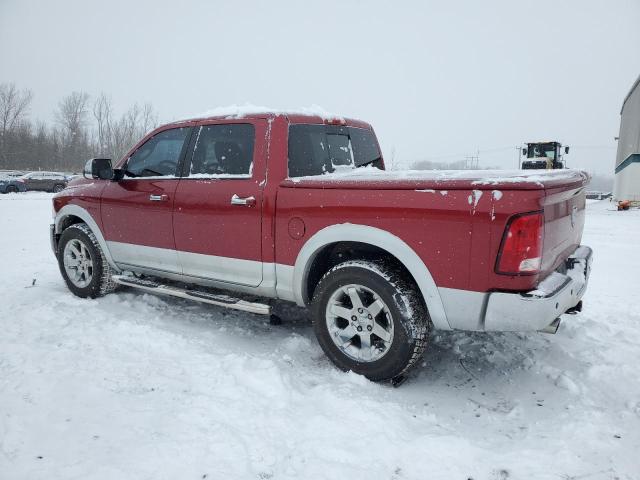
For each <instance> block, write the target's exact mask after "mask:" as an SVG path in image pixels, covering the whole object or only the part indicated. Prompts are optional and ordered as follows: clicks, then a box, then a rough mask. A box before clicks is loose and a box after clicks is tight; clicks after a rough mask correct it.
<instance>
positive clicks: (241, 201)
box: [231, 193, 256, 207]
mask: <svg viewBox="0 0 640 480" xmlns="http://www.w3.org/2000/svg"><path fill="white" fill-rule="evenodd" d="M255 204H256V197H254V196H251V197H244V198H241V197H239V196H238V195H236V194H235V193H234V194H233V196H232V197H231V205H243V206H247V207H252V206H253V205H255Z"/></svg>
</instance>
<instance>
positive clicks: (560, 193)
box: [54, 114, 585, 292]
mask: <svg viewBox="0 0 640 480" xmlns="http://www.w3.org/2000/svg"><path fill="white" fill-rule="evenodd" d="M324 121H325V120H324V119H322V118H320V117H314V116H306V115H288V116H287V115H274V114H264V115H249V116H246V117H243V118H239V119H238V118H233V119H224V118H211V119H206V120H192V121H188V122H181V123H175V124H169V125H165V126H163V127H161V128H159V129H157V130H155V131H154V132H151V133H150V134H149V135H147V136H146V137H145V138H144V139H142V140H141V141H140V142H139V143H138V144H137V145H136V146H135V147H134V148H133V149H132V150H131V151H130V152H129V153H128V154H127V155H125V157H123V159H121V160H120V161H119V162H118V163H117V164H116V167H120V166H122V165H123V164H124V162H125V161H126V159H127V158H128V157H129V155H131V154H132V153H133V152H134V151H135V150H136V149H137V148H138V147H139V146H140V145H142V144H143V143H144V142H145V141H146V140H147V139H148V138H149V137H150V136H152V135H154V134H155V133H158V132H160V131H162V130H164V129H167V128H175V127H178V126H180V127H182V126H193V127H198V126H199V125H202V124H207V123H251V124H253V125H254V127H255V131H256V140H255V148H254V164H253V171H252V175H251V178H247V179H210V180H209V179H207V180H199V179H188V178H183V179H172V180H144V179H142V180H137V181H136V182H134V183H133V184H132V183H131V180H127V181H125V182H110V181H99V180H92V181H86V180H82V181H76V182H74V185H75V186H73V187H72V188H70V189H67V190H65V191H63V192H62V193H60V194H58V195H57V196H56V197H55V199H54V208H55V209H56V210H59V209H60V208H61V207H62V206H64V205H65V204H66V203H74V204H78V205H80V206H82V207H83V208H86V209H87V210H88V211H90V213H91V215H92V216H93V217H94V219H95V220H96V222H98V225H99V226H100V228H101V229H102V230H103V234H104V236H105V238H106V239H107V240H115V241H121V242H127V243H135V244H140V245H147V246H156V247H161V248H171V249H173V248H177V249H178V250H183V251H188V252H195V253H201V254H207V255H216V256H223V257H232V258H240V259H247V260H258V261H259V260H262V261H263V262H268V263H272V262H276V263H281V264H286V265H294V263H295V261H296V258H297V256H298V253H299V252H300V249H301V248H302V246H303V245H304V243H305V242H306V241H307V240H308V239H309V238H311V236H313V235H314V234H315V233H316V232H318V231H319V230H321V229H323V228H325V227H327V226H330V225H335V224H340V223H353V224H362V225H370V226H373V227H377V228H380V229H383V230H386V231H388V232H390V233H392V234H393V235H395V236H397V237H398V238H400V239H402V240H403V241H404V242H405V243H407V244H408V245H409V247H410V248H411V249H413V250H414V251H415V252H416V253H417V254H418V255H419V256H420V258H421V259H422V260H423V261H424V263H425V265H426V266H427V268H428V269H429V270H430V272H431V274H432V276H433V278H434V280H435V282H436V284H437V285H438V286H439V287H448V288H457V289H464V290H473V291H479V292H485V291H491V290H507V291H524V290H529V289H532V288H534V287H535V286H536V285H537V283H538V282H539V281H540V280H541V279H542V278H544V277H545V276H547V275H548V274H549V273H550V272H551V271H553V270H554V269H555V268H557V266H558V265H559V264H560V263H561V262H562V261H563V260H564V259H565V258H566V257H567V256H568V254H569V253H570V252H572V251H573V250H574V249H575V248H576V247H577V246H578V245H579V243H580V236H581V233H582V227H583V225H584V207H585V201H584V194H583V193H582V192H581V191H579V189H581V188H582V187H583V186H584V183H585V181H584V180H583V179H572V180H568V181H567V180H561V179H549V180H548V181H545V183H544V185H542V184H540V185H535V184H532V183H525V184H515V183H510V182H504V183H501V182H498V183H494V184H491V185H480V186H478V185H475V184H473V183H472V180H471V179H466V180H463V179H450V180H437V181H436V180H420V179H398V180H378V179H375V180H370V181H369V180H367V181H362V180H359V181H352V182H331V181H327V180H326V179H325V178H322V177H318V178H314V179H311V180H304V181H298V182H296V181H292V180H289V179H287V131H288V126H289V124H291V123H317V124H321V123H323V122H324ZM340 122H341V123H342V120H341V121H340ZM344 123H345V124H346V125H349V126H356V127H360V128H371V127H370V126H369V125H368V124H366V123H364V122H361V121H357V120H351V119H345V120H344ZM188 158H190V157H189V156H188ZM425 189H433V190H436V191H435V192H418V191H416V190H425ZM473 190H482V191H483V193H484V194H483V195H482V196H481V197H480V199H479V201H477V204H475V205H472V204H470V202H469V196H470V195H472V191H473ZM492 190H500V191H501V194H502V196H501V198H500V199H496V198H494V196H493V195H492ZM444 191H446V192H447V194H446V195H443V194H442V193H443V192H444ZM577 192H579V194H576V193H577ZM151 194H161V195H166V196H167V200H166V201H164V202H155V203H151V202H149V200H148V198H149V195H151ZM233 194H236V195H238V196H240V197H249V196H253V197H255V199H256V204H255V205H254V206H232V205H231V204H230V199H231V197H232V195H233ZM100 205H101V210H100ZM540 210H542V211H543V212H544V221H545V224H544V232H545V233H544V243H543V260H542V267H541V271H540V272H539V273H534V274H531V275H526V276H522V275H503V274H498V273H496V271H495V267H496V260H497V258H498V253H499V249H500V244H501V241H502V239H503V236H504V232H505V228H506V227H507V224H508V222H509V220H510V219H511V218H512V217H513V215H516V214H520V213H524V212H534V211H540ZM571 222H573V225H571ZM362 241H363V242H366V241H367V239H366V238H363V239H362Z"/></svg>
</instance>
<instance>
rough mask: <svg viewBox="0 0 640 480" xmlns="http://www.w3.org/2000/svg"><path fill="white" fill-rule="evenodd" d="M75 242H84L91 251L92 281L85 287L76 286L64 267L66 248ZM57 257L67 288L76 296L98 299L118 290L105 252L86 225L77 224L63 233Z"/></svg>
mask: <svg viewBox="0 0 640 480" xmlns="http://www.w3.org/2000/svg"><path fill="white" fill-rule="evenodd" d="M73 240H77V241H80V242H82V244H83V245H84V246H85V247H86V248H87V250H88V251H89V254H90V258H91V261H92V263H93V267H92V274H91V280H90V281H89V282H88V284H87V285H86V286H84V287H80V286H78V285H75V284H74V281H73V280H72V279H71V278H69V275H68V273H67V270H66V268H65V265H64V252H65V247H66V246H67V244H68V243H69V242H71V241H73ZM57 257H58V267H59V268H60V273H61V274H62V278H64V281H65V283H66V284H67V287H68V288H69V290H71V292H72V293H73V294H74V295H77V296H78V297H82V298H96V297H102V296H104V295H106V294H107V293H110V292H113V291H114V290H115V289H116V287H117V284H116V283H115V282H114V281H113V280H112V279H111V267H110V266H109V263H108V262H107V259H106V258H105V256H104V252H103V251H102V248H100V244H99V243H98V240H97V238H96V236H95V235H94V234H93V232H92V231H91V229H90V228H89V227H88V226H87V225H86V224H85V223H76V224H74V225H71V226H70V227H68V228H67V229H66V230H64V231H63V232H62V235H61V236H60V241H59V242H58V250H57Z"/></svg>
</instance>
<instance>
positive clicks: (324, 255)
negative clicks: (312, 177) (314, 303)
mask: <svg viewBox="0 0 640 480" xmlns="http://www.w3.org/2000/svg"><path fill="white" fill-rule="evenodd" d="M354 259H360V260H385V261H386V262H388V263H390V264H392V265H393V266H395V267H396V268H398V269H400V270H402V273H403V274H404V275H406V278H410V279H411V281H413V282H414V283H416V282H415V279H414V278H413V275H411V273H410V272H409V270H407V268H406V267H405V266H404V265H403V264H402V262H401V261H400V260H398V259H397V258H396V257H395V256H393V255H392V254H391V253H389V252H387V251H386V250H385V249H383V248H380V247H376V246H375V245H371V244H369V243H362V242H336V243H330V244H329V245H325V246H324V247H322V248H321V249H320V250H318V251H317V252H316V253H315V255H314V257H313V260H312V262H311V267H310V268H309V271H308V273H307V276H306V281H305V284H304V288H303V291H302V295H303V300H304V303H305V304H309V303H310V302H311V299H312V298H313V293H314V291H315V289H316V286H317V285H318V282H319V281H320V279H321V278H322V276H323V275H324V274H325V273H327V272H328V271H329V270H330V269H332V268H333V267H335V266H336V265H338V264H339V263H342V262H346V261H348V260H354Z"/></svg>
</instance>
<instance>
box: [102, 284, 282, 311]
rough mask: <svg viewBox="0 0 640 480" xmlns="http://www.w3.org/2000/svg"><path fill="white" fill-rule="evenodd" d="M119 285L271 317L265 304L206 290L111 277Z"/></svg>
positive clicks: (269, 309)
mask: <svg viewBox="0 0 640 480" xmlns="http://www.w3.org/2000/svg"><path fill="white" fill-rule="evenodd" d="M111 278H112V279H113V281H114V282H115V283H117V284H118V285H125V286H127V287H133V288H138V289H140V290H144V291H146V292H149V293H157V294H159V295H170V296H172V297H178V298H186V299H187V300H194V301H196V302H202V303H208V304H209V305H216V306H218V307H226V308H232V309H234V310H241V311H243V312H250V313H255V314H258V315H270V314H271V306H270V305H266V304H264V303H254V302H247V301H246V300H241V299H239V298H234V297H229V296H227V295H221V294H217V293H211V292H207V291H206V290H187V289H185V288H180V287H176V286H173V285H163V284H161V283H157V282H154V281H151V280H145V279H141V278H136V277H131V276H127V275H113V276H112V277H111Z"/></svg>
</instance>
